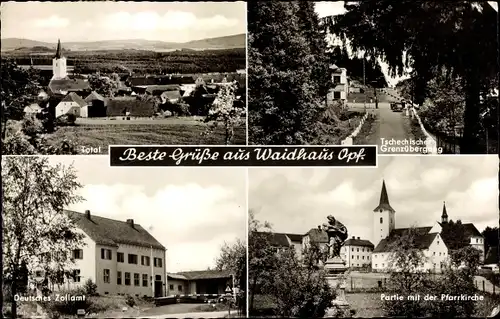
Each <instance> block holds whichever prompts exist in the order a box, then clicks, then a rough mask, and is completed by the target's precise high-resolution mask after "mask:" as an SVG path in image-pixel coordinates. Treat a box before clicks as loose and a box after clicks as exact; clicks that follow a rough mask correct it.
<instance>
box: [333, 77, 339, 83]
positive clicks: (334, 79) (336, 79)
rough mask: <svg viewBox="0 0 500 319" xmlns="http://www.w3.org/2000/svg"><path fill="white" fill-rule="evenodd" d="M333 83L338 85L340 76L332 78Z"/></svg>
mask: <svg viewBox="0 0 500 319" xmlns="http://www.w3.org/2000/svg"><path fill="white" fill-rule="evenodd" d="M333 83H340V76H339V75H334V76H333Z"/></svg>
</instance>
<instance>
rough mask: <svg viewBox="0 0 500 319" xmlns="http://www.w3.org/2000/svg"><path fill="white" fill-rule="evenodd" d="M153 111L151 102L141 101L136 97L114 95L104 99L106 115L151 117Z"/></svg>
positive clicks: (115, 116)
mask: <svg viewBox="0 0 500 319" xmlns="http://www.w3.org/2000/svg"><path fill="white" fill-rule="evenodd" d="M154 113H155V109H154V104H153V102H151V101H143V100H140V99H139V98H137V97H114V98H109V99H107V101H106V116H107V117H114V118H124V117H126V118H130V117H151V116H153V115H154Z"/></svg>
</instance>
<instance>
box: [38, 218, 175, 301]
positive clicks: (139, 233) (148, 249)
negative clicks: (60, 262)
mask: <svg viewBox="0 0 500 319" xmlns="http://www.w3.org/2000/svg"><path fill="white" fill-rule="evenodd" d="M66 213H67V214H68V216H69V218H70V219H71V220H72V221H73V222H74V223H75V225H76V227H77V229H78V232H80V233H81V234H82V235H83V236H84V239H83V245H82V247H81V248H80V249H76V250H75V251H73V256H72V257H73V258H74V264H73V265H72V269H71V270H70V274H71V276H69V278H64V279H63V280H62V281H61V282H59V283H57V284H54V283H52V284H51V285H52V287H51V288H52V289H53V290H59V289H64V288H66V289H72V288H76V287H81V286H83V285H84V284H85V282H86V281H88V280H91V281H92V282H94V283H95V284H96V285H97V292H98V293H99V294H101V295H117V294H119V295H132V296H149V297H161V296H164V295H165V293H166V279H167V278H166V268H165V258H166V253H165V247H164V246H163V245H162V244H160V243H159V242H158V241H157V240H156V239H155V238H154V237H153V236H151V234H149V233H148V232H147V231H146V230H145V229H144V228H142V227H141V226H140V225H137V224H135V223H134V220H133V219H129V220H127V221H126V222H122V221H118V220H113V219H109V218H104V217H99V216H94V215H91V213H90V211H86V212H85V214H81V213H77V212H72V211H67V212H66ZM38 275H40V276H42V274H38Z"/></svg>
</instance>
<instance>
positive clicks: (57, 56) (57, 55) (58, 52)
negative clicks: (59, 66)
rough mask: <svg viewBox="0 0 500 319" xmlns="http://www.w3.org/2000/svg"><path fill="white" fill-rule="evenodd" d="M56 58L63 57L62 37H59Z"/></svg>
mask: <svg viewBox="0 0 500 319" xmlns="http://www.w3.org/2000/svg"><path fill="white" fill-rule="evenodd" d="M54 58H55V59H60V58H61V39H57V50H56V55H55V56H54Z"/></svg>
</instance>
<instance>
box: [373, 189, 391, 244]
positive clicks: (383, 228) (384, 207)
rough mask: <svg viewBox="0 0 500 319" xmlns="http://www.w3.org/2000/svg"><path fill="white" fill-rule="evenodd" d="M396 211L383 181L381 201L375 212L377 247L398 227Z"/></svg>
mask: <svg viewBox="0 0 500 319" xmlns="http://www.w3.org/2000/svg"><path fill="white" fill-rule="evenodd" d="M395 213H396V211H395V210H394V209H393V208H392V207H391V204H389V195H388V194H387V188H386V186H385V181H382V190H381V192H380V201H379V204H378V206H377V207H376V208H375V209H374V210H373V236H372V238H373V244H374V245H375V247H377V245H378V244H379V243H380V241H381V240H382V239H384V238H386V237H387V236H389V234H390V233H391V231H392V230H393V229H394V228H395V227H396V221H395Z"/></svg>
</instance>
